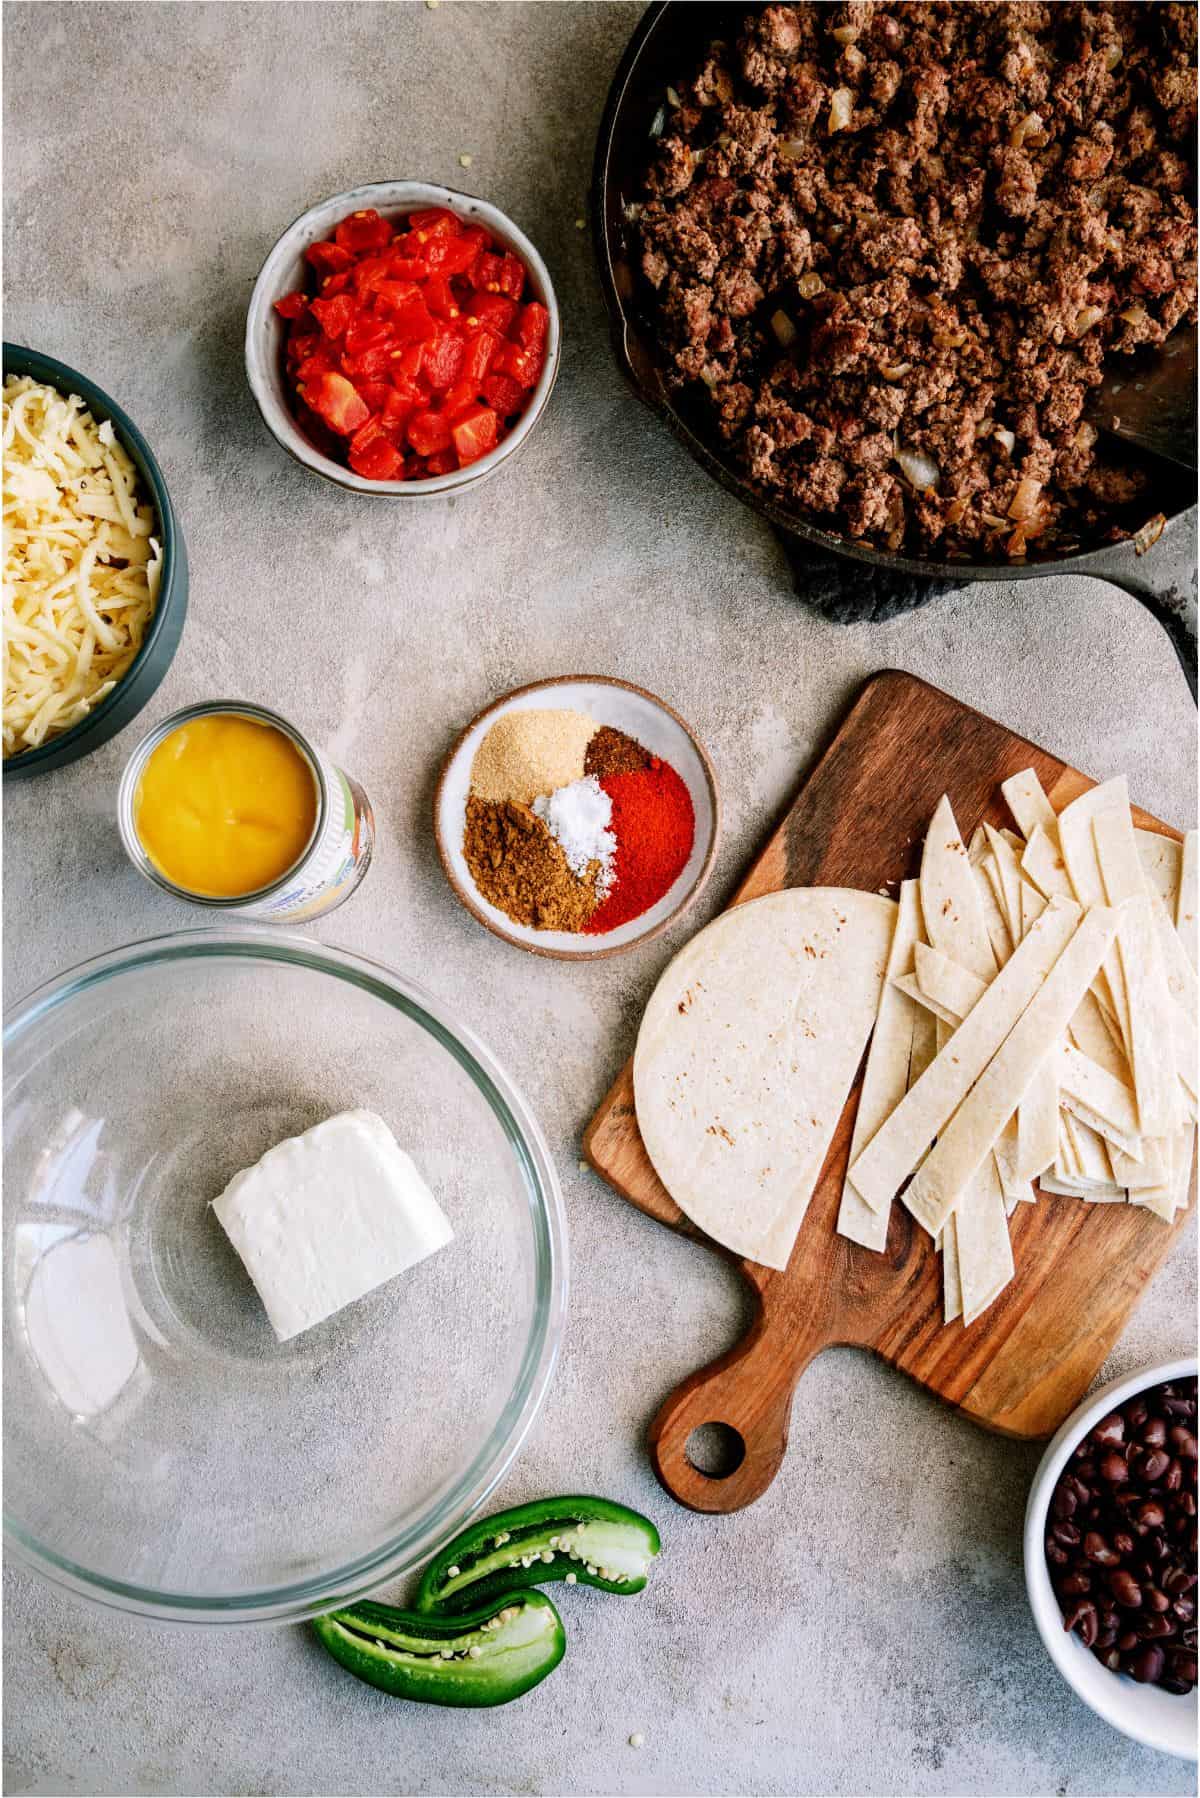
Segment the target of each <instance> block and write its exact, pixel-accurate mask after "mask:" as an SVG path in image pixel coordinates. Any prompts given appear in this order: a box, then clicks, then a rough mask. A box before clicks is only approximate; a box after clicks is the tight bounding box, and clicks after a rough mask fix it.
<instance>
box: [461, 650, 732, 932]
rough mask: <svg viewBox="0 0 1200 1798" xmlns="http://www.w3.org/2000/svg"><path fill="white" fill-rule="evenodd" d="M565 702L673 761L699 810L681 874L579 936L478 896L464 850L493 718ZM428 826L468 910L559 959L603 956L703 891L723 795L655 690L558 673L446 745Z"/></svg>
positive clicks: (482, 716) (676, 913) (657, 926)
mask: <svg viewBox="0 0 1200 1798" xmlns="http://www.w3.org/2000/svg"><path fill="white" fill-rule="evenodd" d="M557 707H562V708H564V709H568V710H573V711H580V712H587V713H588V714H589V716H591V717H593V718H594V719H595V720H596V723H597V724H598V725H601V724H607V725H610V726H612V727H613V728H614V729H615V730H622V731H624V732H625V733H626V735H628V736H631V737H634V738H636V739H637V741H638V742H639V743H641V744H642V746H643V747H644V748H646V749H648V750H649V751H650V752H651V754H652V755H657V756H659V757H661V759H662V760H663V761H665V762H669V763H670V764H671V766H672V767H673V768H674V769H675V772H676V773H677V774H678V775H679V777H680V779H681V780H682V781H683V782H684V783H685V785H686V786H687V790H688V792H689V793H690V794H691V798H692V809H693V810H694V812H695V814H696V837H695V841H694V842H693V844H692V853H691V854H690V855H689V857H688V859H687V862H686V864H685V866H684V868H683V871H682V873H680V875H679V876H678V878H677V879H676V880H675V882H674V884H673V885H672V886H671V887H669V888H668V889H667V891H666V892H665V893H664V894H663V896H662V898H661V899H660V900H659V901H658V903H657V904H656V905H652V906H651V907H650V908H649V910H648V911H644V912H643V913H642V915H641V916H640V917H638V918H630V920H629V922H628V923H627V924H620V925H618V926H617V928H616V929H615V930H608V931H605V933H604V935H603V936H579V935H576V934H575V933H574V932H571V931H567V930H534V929H533V928H532V927H531V926H530V925H527V924H514V923H513V920H512V919H511V918H510V917H508V916H506V914H505V913H504V912H502V911H500V910H498V908H497V907H496V906H494V905H492V904H490V903H489V902H488V900H486V899H485V898H484V897H483V894H482V893H481V892H480V891H479V888H478V887H477V886H476V885H475V882H474V880H473V879H472V878H471V871H470V869H469V868H468V867H467V862H466V857H465V856H464V855H463V847H462V845H463V832H464V830H465V828H466V819H467V794H468V792H469V790H470V785H471V765H472V763H473V762H474V760H475V752H476V750H477V749H478V748H479V745H480V743H481V742H482V741H483V738H484V737H485V735H486V734H487V732H488V731H489V730H490V729H491V727H492V725H493V724H495V722H496V720H497V718H499V717H501V716H502V714H503V713H505V712H510V711H546V710H547V709H551V708H557ZM433 811H434V834H435V836H436V838H437V846H438V853H439V854H440V856H441V858H442V866H443V868H444V869H445V871H446V878H447V880H448V881H449V882H450V885H451V886H452V887H453V889H454V891H455V893H456V894H457V896H458V898H459V899H461V900H462V902H463V904H464V905H465V906H466V908H467V910H468V911H469V912H470V913H471V914H472V916H473V917H476V918H478V919H479V922H480V923H481V924H484V925H486V926H487V928H488V929H489V930H490V931H492V933H493V934H494V935H495V936H499V937H503V938H504V940H505V942H507V943H515V944H516V946H517V948H519V949H528V950H530V951H531V952H532V953H533V954H534V955H550V956H555V957H557V958H558V959H560V960H563V961H599V960H601V959H602V958H603V957H605V956H608V955H616V954H617V953H618V952H619V951H620V950H622V949H630V948H632V947H633V945H634V944H635V943H644V942H648V941H649V939H650V938H651V937H655V936H659V935H661V933H662V932H663V931H664V930H666V929H667V928H668V926H669V925H671V924H674V923H675V922H676V920H677V919H679V918H680V917H682V915H683V913H684V912H685V911H686V910H687V909H688V907H689V906H690V905H692V904H693V903H694V901H695V900H696V899H698V898H699V896H700V893H701V891H702V890H703V888H704V884H705V882H706V881H707V879H708V876H709V874H710V873H711V871H712V865H713V862H714V860H715V859H716V853H717V843H718V840H719V837H720V826H721V803H720V798H719V796H718V793H717V777H716V775H715V773H714V772H713V766H712V763H711V762H710V761H709V759H708V756H707V755H706V754H705V752H704V750H703V749H702V748H701V746H700V743H699V742H698V740H697V738H696V737H695V736H694V735H693V734H692V731H691V730H690V729H689V727H688V726H687V725H686V724H685V723H684V721H683V719H682V718H681V717H680V716H679V715H678V713H677V712H673V711H672V710H671V708H670V706H669V705H665V704H664V703H663V701H662V700H661V699H656V698H655V697H654V695H653V693H647V692H646V691H645V690H644V689H643V688H641V687H633V686H630V685H629V683H628V682H626V681H621V680H612V679H610V678H609V677H608V676H606V675H597V674H592V675H562V676H561V677H559V678H558V679H555V680H545V681H537V682H536V683H535V684H534V685H533V686H529V687H518V688H517V689H516V691H515V692H513V693H507V694H505V696H504V698H503V699H497V700H496V701H495V702H494V703H493V704H492V705H490V706H488V707H487V708H486V710H485V711H482V712H480V713H479V715H478V716H477V717H475V718H473V719H472V720H471V722H470V724H468V726H467V728H466V730H465V731H464V732H463V733H462V735H461V736H460V737H459V739H458V742H457V743H456V744H455V745H454V748H453V749H452V750H451V752H450V755H449V758H448V759H447V762H446V765H445V767H444V768H443V770H442V777H441V780H440V781H439V782H438V789H437V793H436V795H435V797H434V802H433Z"/></svg>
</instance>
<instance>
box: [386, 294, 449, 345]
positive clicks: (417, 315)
mask: <svg viewBox="0 0 1200 1798" xmlns="http://www.w3.org/2000/svg"><path fill="white" fill-rule="evenodd" d="M392 321H393V323H394V325H395V328H396V337H397V340H398V341H399V342H400V343H424V342H425V341H426V339H427V338H430V337H432V336H433V335H434V334H435V332H436V331H437V329H438V322H437V320H436V319H435V318H434V316H433V314H432V313H431V312H430V310H429V308H428V306H427V305H426V304H425V302H424V300H406V301H405V303H404V305H403V306H398V307H397V308H396V311H395V312H394V313H393V314H392Z"/></svg>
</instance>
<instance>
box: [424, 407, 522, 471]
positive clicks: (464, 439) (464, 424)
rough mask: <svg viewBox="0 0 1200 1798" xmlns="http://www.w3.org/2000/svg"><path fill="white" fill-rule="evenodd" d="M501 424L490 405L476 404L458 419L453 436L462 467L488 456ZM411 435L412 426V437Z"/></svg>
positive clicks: (494, 444)
mask: <svg viewBox="0 0 1200 1798" xmlns="http://www.w3.org/2000/svg"><path fill="white" fill-rule="evenodd" d="M499 425H500V420H499V419H498V418H497V417H496V414H495V413H494V412H493V411H492V409H491V407H490V406H476V407H475V408H474V409H473V410H472V411H470V412H468V413H466V414H465V415H464V416H463V417H462V418H460V419H459V420H458V422H457V423H456V424H455V426H454V431H453V436H454V447H455V449H456V450H457V451H458V460H459V466H460V467H462V468H465V467H466V465H467V463H468V462H478V460H479V458H480V456H486V455H487V453H488V451H489V450H490V449H494V448H495V447H496V438H497V432H498V430H499ZM411 436H412V428H411V426H410V427H409V437H410V439H411Z"/></svg>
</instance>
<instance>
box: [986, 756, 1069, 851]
mask: <svg viewBox="0 0 1200 1798" xmlns="http://www.w3.org/2000/svg"><path fill="white" fill-rule="evenodd" d="M1000 791H1001V792H1002V793H1003V794H1004V798H1005V803H1006V804H1007V806H1008V809H1009V811H1010V812H1011V813H1012V815H1013V817H1014V818H1015V819H1016V821H1017V829H1018V830H1019V831H1020V833H1021V835H1022V836H1023V837H1024V838H1025V839H1026V841H1028V840H1029V838H1030V837H1031V836H1032V835H1033V833H1034V831H1035V830H1038V829H1041V830H1043V831H1045V833H1046V835H1047V836H1048V837H1049V838H1050V839H1051V841H1052V842H1053V841H1054V839H1055V838H1056V837H1057V835H1058V818H1057V816H1056V815H1055V811H1054V807H1053V806H1052V805H1051V803H1050V801H1049V800H1048V799H1047V797H1046V795H1045V792H1044V791H1043V788H1042V783H1041V781H1040V780H1039V779H1038V777H1037V775H1036V774H1035V773H1034V771H1033V769H1032V768H1022V770H1021V772H1020V773H1019V774H1010V775H1009V777H1008V779H1007V780H1002V781H1001V782H1000Z"/></svg>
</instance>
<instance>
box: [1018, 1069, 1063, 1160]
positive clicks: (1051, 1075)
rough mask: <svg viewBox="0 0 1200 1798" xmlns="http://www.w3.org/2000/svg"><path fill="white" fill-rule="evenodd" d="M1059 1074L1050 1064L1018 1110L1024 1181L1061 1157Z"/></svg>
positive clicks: (1019, 1148) (1019, 1147)
mask: <svg viewBox="0 0 1200 1798" xmlns="http://www.w3.org/2000/svg"><path fill="white" fill-rule="evenodd" d="M1058 1098H1059V1095H1058V1071H1057V1068H1056V1067H1055V1064H1054V1062H1053V1060H1051V1061H1048V1062H1047V1063H1046V1065H1045V1067H1044V1068H1043V1069H1042V1071H1041V1073H1040V1074H1039V1075H1038V1077H1037V1079H1036V1080H1035V1081H1034V1082H1033V1085H1032V1086H1031V1087H1030V1089H1029V1091H1028V1093H1027V1094H1026V1095H1025V1097H1024V1098H1023V1099H1022V1101H1021V1103H1020V1105H1018V1107H1017V1160H1016V1166H1015V1168H1014V1172H1015V1174H1016V1176H1017V1178H1018V1179H1020V1180H1036V1179H1038V1178H1039V1176H1040V1175H1042V1174H1044V1173H1045V1171H1046V1169H1047V1168H1049V1167H1053V1166H1054V1159H1055V1156H1056V1155H1057V1154H1058Z"/></svg>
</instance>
